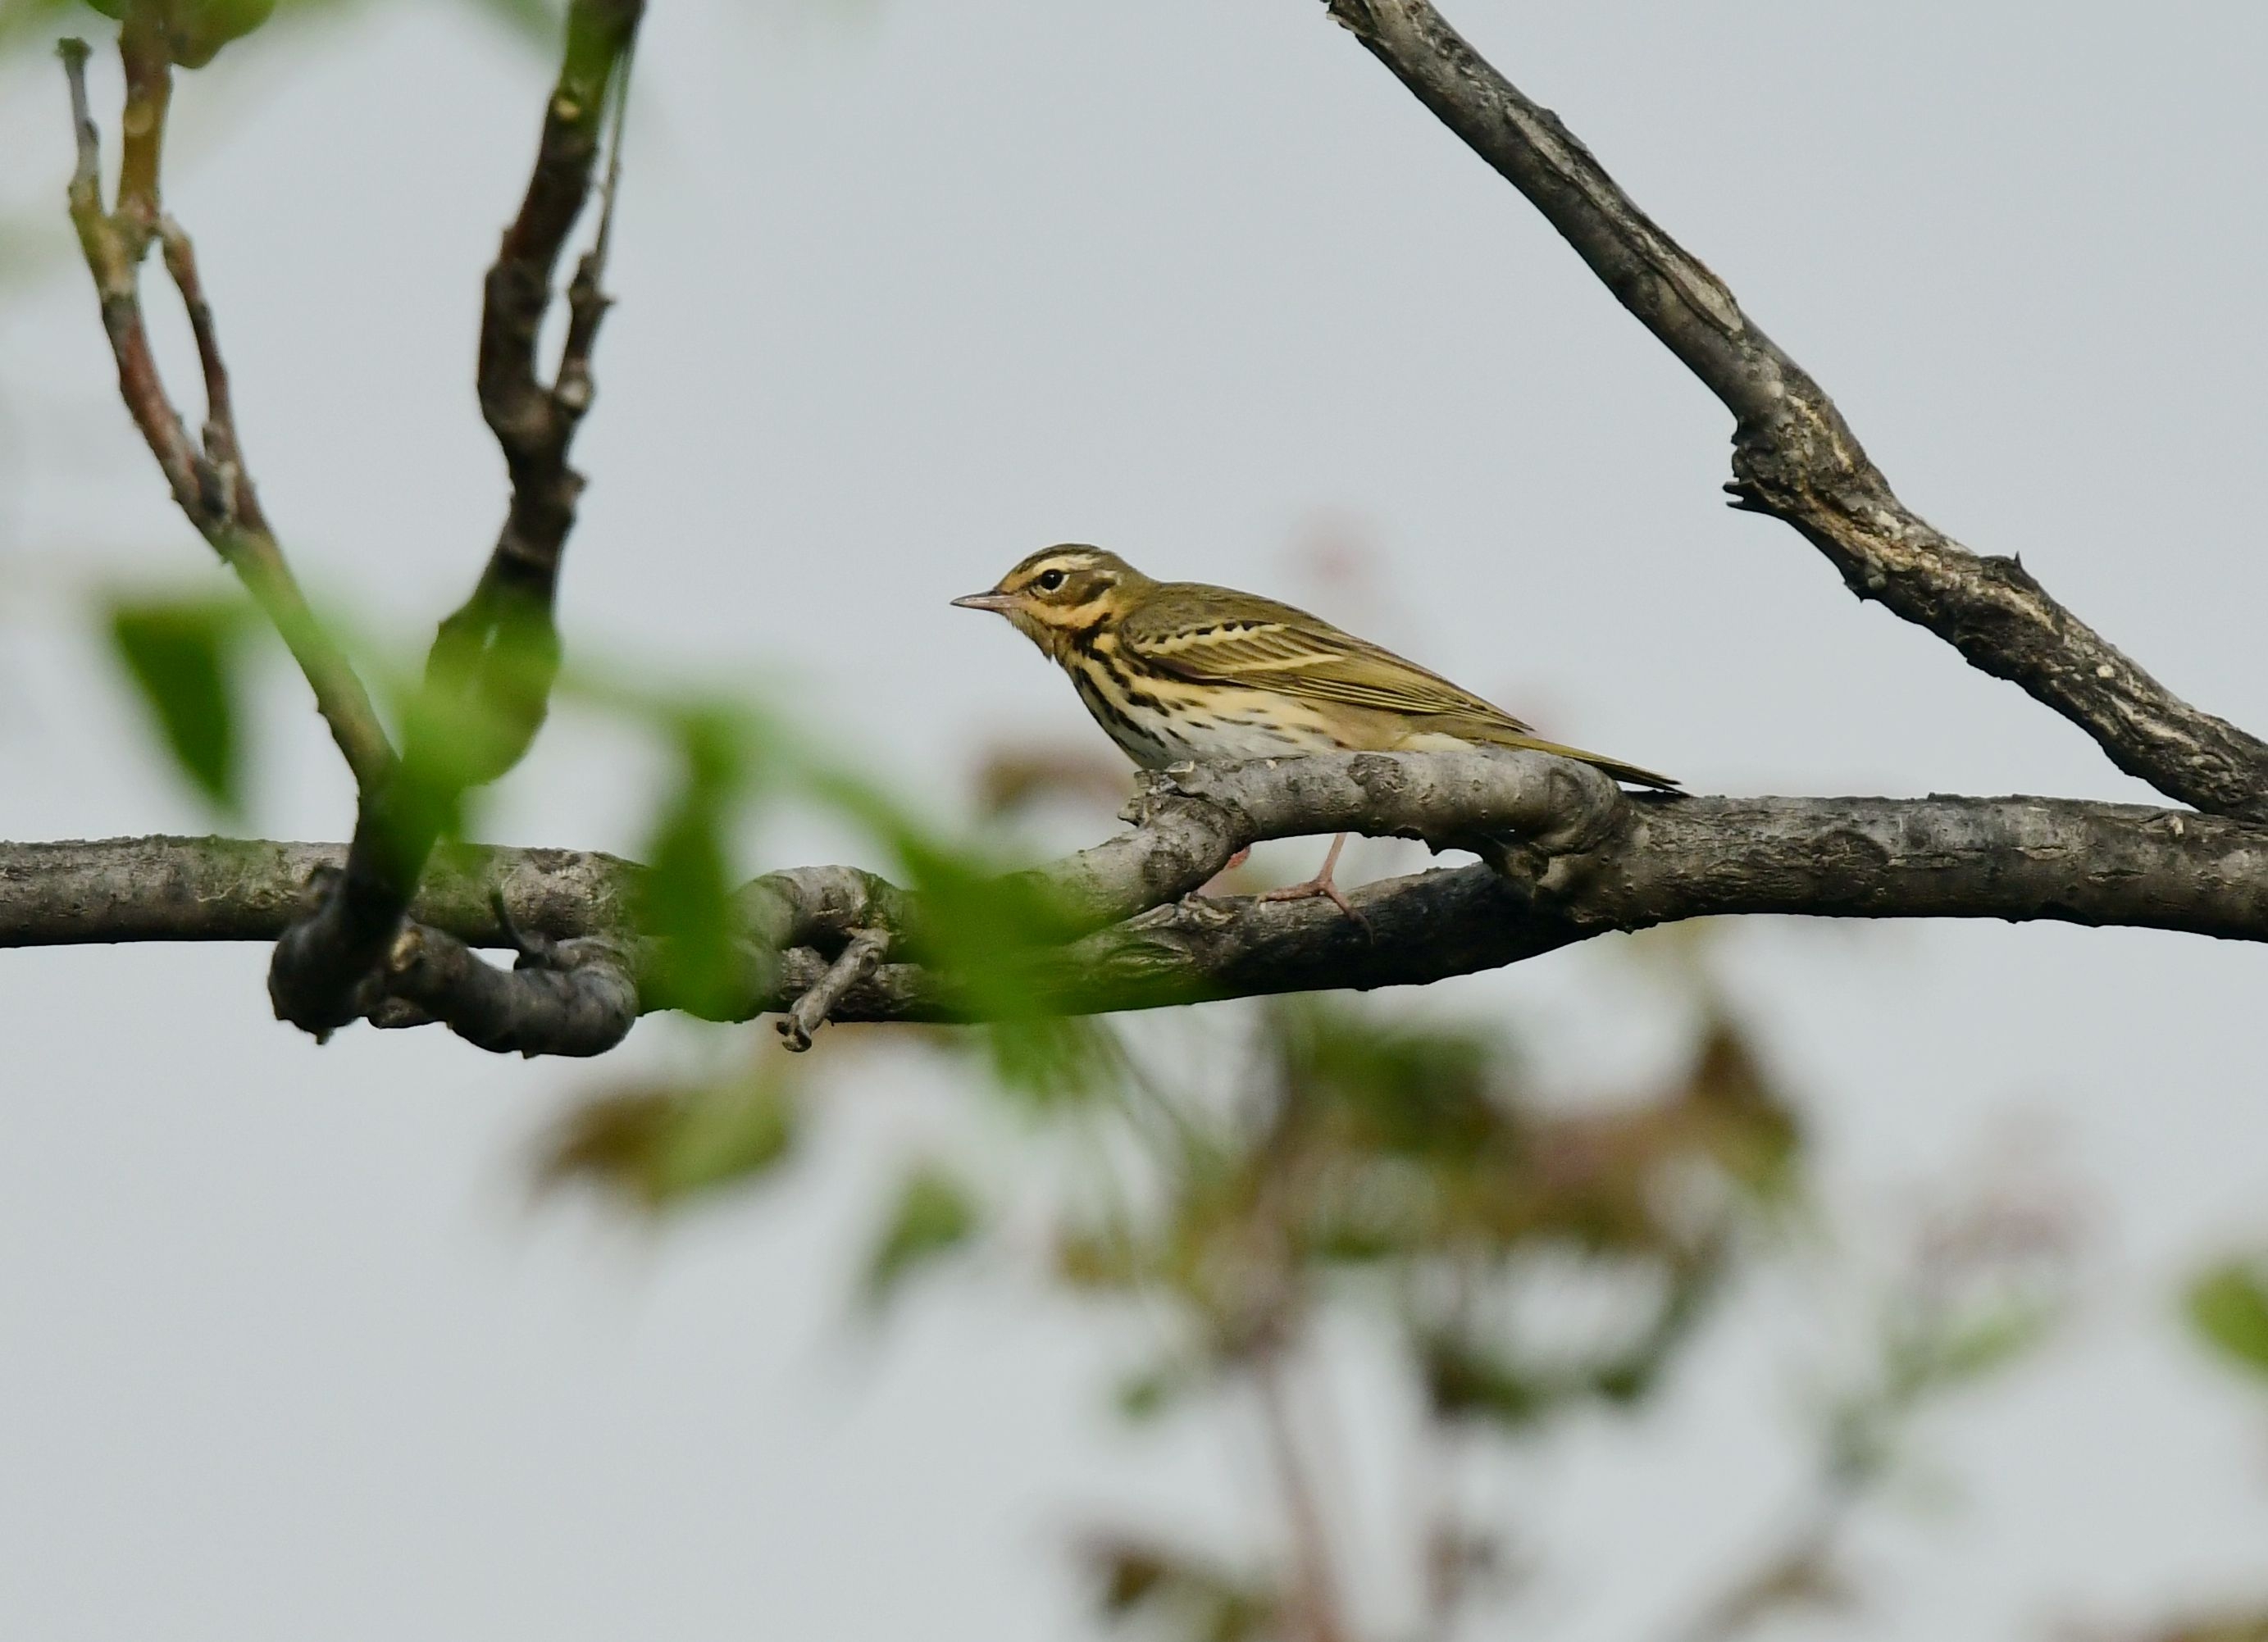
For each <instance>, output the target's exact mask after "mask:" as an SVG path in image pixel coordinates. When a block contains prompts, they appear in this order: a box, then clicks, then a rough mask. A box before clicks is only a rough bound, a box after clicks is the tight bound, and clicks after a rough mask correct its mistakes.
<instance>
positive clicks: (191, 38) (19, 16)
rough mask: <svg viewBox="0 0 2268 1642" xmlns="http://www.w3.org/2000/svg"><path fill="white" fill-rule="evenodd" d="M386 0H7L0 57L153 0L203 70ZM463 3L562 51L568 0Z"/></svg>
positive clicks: (158, 15)
mask: <svg viewBox="0 0 2268 1642" xmlns="http://www.w3.org/2000/svg"><path fill="white" fill-rule="evenodd" d="M129 4H146V5H147V6H148V7H149V8H150V11H151V15H152V16H153V18H155V20H156V21H157V22H158V26H159V30H160V32H161V33H162V35H163V36H164V38H165V40H166V44H167V47H168V50H169V55H171V56H172V57H173V61H174V62H175V63H179V64H180V65H181V66H182V67H184V68H190V69H196V68H203V67H204V66H205V65H206V64H208V63H210V62H211V61H212V60H213V58H214V56H215V55H217V53H218V52H219V51H220V50H221V49H222V48H224V47H225V46H226V45H228V44H229V43H230V42H232V41H233V40H239V39H241V38H242V37H244V36H245V35H247V34H249V33H253V32H254V30H257V29H260V28H261V27H262V26H265V25H267V24H268V23H269V20H270V18H271V17H272V18H273V19H274V21H275V22H276V24H277V25H278V26H279V27H284V28H285V31H286V32H287V33H291V32H296V28H295V27H294V26H298V25H304V24H311V23H329V22H334V21H343V20H346V19H349V18H357V17H361V16H365V15H366V14H368V13H369V12H371V11H374V10H375V9H377V6H378V5H379V0H0V57H5V56H6V55H11V54H19V53H20V54H29V53H31V52H34V51H40V52H44V51H46V50H48V48H50V47H52V45H53V44H54V42H55V39H56V38H57V37H58V36H60V35H63V34H69V33H89V32H92V31H93V30H94V29H96V28H97V27H98V26H99V24H98V21H97V19H98V17H99V18H107V19H109V20H111V21H113V22H117V21H122V20H123V18H124V17H125V15H126V9H127V6H128V5H129ZM460 4H462V5H463V6H464V9H465V10H466V11H468V12H469V13H471V14H473V15H475V16H477V17H481V18H485V19H487V20H488V21H490V22H491V23H494V24H496V25H497V26H499V27H501V28H503V29H504V31H505V32H507V33H511V34H512V35H513V36H515V37H517V38H519V39H520V40H524V41H525V42H527V46H528V47H529V48H530V49H531V50H534V49H539V48H540V49H541V50H542V51H543V52H545V53H546V54H549V52H551V51H553V50H555V49H556V48H557V46H558V43H559V40H560V35H561V30H562V27H563V18H565V16H566V6H565V4H563V0H460Z"/></svg>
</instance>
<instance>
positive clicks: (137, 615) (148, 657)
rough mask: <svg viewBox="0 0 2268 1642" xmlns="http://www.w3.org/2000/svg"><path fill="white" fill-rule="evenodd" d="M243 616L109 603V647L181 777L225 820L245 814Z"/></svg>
mask: <svg viewBox="0 0 2268 1642" xmlns="http://www.w3.org/2000/svg"><path fill="white" fill-rule="evenodd" d="M245 615H246V612H245V609H244V607H243V606H242V605H240V604H235V603H231V602H225V601H222V600H181V601H177V602H129V601H121V602H119V603H116V604H114V605H113V606H112V607H111V610H110V644H111V649H112V650H113V651H114V652H115V653H116V655H117V657H118V659H119V662H120V664H121V665H122V666H123V667H124V668H125V670H126V675H127V677H128V678H129V679H130V680H132V681H133V682H134V687H135V688H136V690H138V691H139V692H140V693H141V696H142V700H143V702H144V704H146V705H147V706H148V707H149V709H150V711H151V714H152V715H153V716H154V717H155V718H156V719H157V721H158V732H159V733H160V734H162V735H163V736H164V737H165V740H166V749H167V750H168V751H169V752H171V753H172V754H173V762H174V763H176V764H177V765H179V766H180V770H181V773H182V774H183V775H185V776H187V777H188V778H189V780H190V781H191V782H192V783H194V784H195V786H196V788H197V790H198V791H199V792H202V793H203V794H204V795H205V797H206V798H207V799H209V800H210V801H211V803H212V804H213V805H214V806H216V807H217V808H218V809H219V810H221V811H222V812H223V813H224V814H228V815H232V816H233V815H239V814H242V813H243V809H244V793H243V779H244V769H243V748H242V746H241V742H240V740H239V733H238V725H239V723H240V722H241V720H242V718H243V713H242V695H243V692H242V686H241V680H240V678H239V672H240V667H239V663H240V661H241V659H242V653H243V652H242V644H241V640H242V638H243V636H244V632H245Z"/></svg>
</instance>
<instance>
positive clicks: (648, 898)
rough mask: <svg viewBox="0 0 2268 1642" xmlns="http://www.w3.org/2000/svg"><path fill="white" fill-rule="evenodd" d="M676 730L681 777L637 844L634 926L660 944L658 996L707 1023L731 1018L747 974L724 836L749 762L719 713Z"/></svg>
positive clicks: (684, 723)
mask: <svg viewBox="0 0 2268 1642" xmlns="http://www.w3.org/2000/svg"><path fill="white" fill-rule="evenodd" d="M678 730H679V747H680V751H681V755H682V757H683V775H682V778H681V781H680V783H679V785H678V789H677V791H676V792H675V793H674V795H673V796H672V797H671V799H669V801H668V802H667V803H666V805H665V806H664V807H663V810H662V813H661V814H660V816H659V818H658V819H657V821H656V822H655V825H654V829H653V832H652V836H651V837H650V838H649V840H648V843H647V845H646V851H645V860H646V872H645V873H644V877H643V878H642V879H641V880H640V884H639V892H638V913H639V924H640V926H641V927H642V928H643V929H644V931H645V932H646V933H648V934H649V935H652V936H653V937H655V938H656V939H659V941H660V942H661V943H662V946H661V948H660V956H659V959H658V961H657V966H656V967H657V970H658V977H657V979H658V985H659V991H660V992H661V994H662V996H663V997H664V998H666V999H667V1000H668V1001H669V1002H670V1003H671V1004H673V1005H675V1006H676V1007H678V1008H681V1009H685V1010H688V1011H689V1012H692V1013H694V1014H696V1015H700V1016H703V1017H704V1018H707V1019H709V1020H731V1019H733V1018H734V1017H735V1016H736V1015H737V1014H738V1013H739V1012H740V1004H741V1001H742V1000H743V999H744V998H745V997H746V996H747V983H748V981H749V979H750V977H748V976H746V975H745V974H744V973H743V968H744V966H743V963H742V961H741V954H740V946H739V944H738V942H737V940H736V939H735V935H736V932H737V931H736V924H735V920H734V917H733V886H734V877H733V868H732V862H731V859H730V856H729V853H728V850H727V845H726V840H727V838H728V836H729V835H730V832H731V829H732V828H733V823H734V822H735V821H736V820H737V818H738V815H739V806H740V801H741V799H742V798H743V796H744V794H745V790H746V787H747V777H748V765H747V760H746V759H745V757H744V756H743V755H742V749H741V748H740V746H739V743H738V740H737V738H736V737H735V735H734V733H733V726H732V725H730V724H729V723H727V722H726V721H725V720H724V719H722V718H717V717H714V716H711V715H707V714H701V713H694V714H689V716H688V717H687V718H685V719H684V720H683V721H682V722H681V724H680V725H679V726H678Z"/></svg>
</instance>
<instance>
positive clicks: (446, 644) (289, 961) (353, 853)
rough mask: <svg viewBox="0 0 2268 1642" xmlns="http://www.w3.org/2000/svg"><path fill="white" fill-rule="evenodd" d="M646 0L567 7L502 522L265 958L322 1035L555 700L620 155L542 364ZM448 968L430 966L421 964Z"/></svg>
mask: <svg viewBox="0 0 2268 1642" xmlns="http://www.w3.org/2000/svg"><path fill="white" fill-rule="evenodd" d="M643 9H644V8H643V0H573V4H571V5H570V7H569V8H568V13H567V33H566V43H565V47H564V49H563V55H562V62H561V67H560V72H559V78H558V81H557V83H556V85H555V86H554V88H553V90H552V92H551V96H550V99H549V102H548V104H547V105H546V107H545V112H544V118H543V126H542V130H541V135H540V136H539V138H538V141H537V147H536V157H535V161H534V166H533V167H532V168H531V170H530V172H529V175H528V184H527V194H526V195H525V196H524V198H523V199H522V201H521V203H520V208H519V214H518V215H517V216H516V217H514V218H513V220H512V225H511V226H510V227H509V228H507V229H506V230H505V232H504V240H503V244H502V247H500V249H499V250H498V252H497V260H496V261H495V263H494V265H493V266H491V268H490V270H489V273H488V277H487V280H486V283H485V286H484V293H485V294H484V300H483V304H482V319H481V341H480V354H479V365H478V383H479V389H480V399H481V409H482V414H483V415H484V416H486V418H487V420H488V423H489V426H490V430H491V431H493V432H494V433H495V435H496V438H497V444H498V445H499V446H501V448H502V449H503V452H504V464H505V467H506V469H507V471H508V472H509V475H510V477H511V481H512V501H511V504H510V506H509V508H508V510H507V512H506V515H505V519H504V528H503V530H502V532H501V533H500V534H499V535H498V538H497V544H496V547H495V549H493V550H492V551H491V553H490V556H489V559H488V562H487V564H486V567H485V568H484V569H483V571H482V574H481V577H480V579H479V581H478V582H477V583H476V584H475V587H474V590H473V593H472V595H471V597H470V598H468V599H467V600H466V601H465V602H464V604H463V605H462V606H460V607H459V608H458V609H457V610H456V611H455V612H454V613H453V614H452V615H449V616H448V617H447V618H446V620H445V621H443V622H442V623H441V624H440V629H439V630H438V632H437V633H436V635H435V636H434V640H433V645H432V648H431V651H430V652H428V653H427V656H426V662H425V682H424V688H423V693H422V695H421V697H420V700H419V703H418V704H417V708H416V713H415V716H414V718H413V721H412V723H411V725H410V728H409V746H408V748H407V751H406V753H405V755H404V758H403V762H402V766H401V769H398V770H397V771H394V772H393V773H392V775H391V777H390V778H388V779H387V780H386V781H384V782H382V783H379V784H365V785H364V787H363V789H362V803H361V805H360V806H359V809H358V812H357V816H356V821H355V836H354V842H353V844H352V846H351V848H350V850H349V853H348V858H347V861H346V864H345V866H344V868H343V869H342V871H341V872H340V873H337V874H336V875H335V877H333V878H330V879H328V880H326V883H327V885H328V888H327V890H326V893H324V894H323V895H320V897H319V898H318V900H317V902H316V904H315V905H314V906H313V909H311V910H310V911H309V912H308V913H307V915H306V917H303V918H301V919H300V920H299V921H298V922H297V923H295V924H293V925H292V926H291V928H290V929H289V930H288V931H285V933H284V936H283V937H282V939H279V940H278V941H277V943H276V953H275V956H274V958H273V960H272V961H270V964H269V998H271V1000H272V1001H273V1002H274V1004H275V1006H276V1014H277V1016H278V1017H279V1018H280V1019H283V1020H289V1021H291V1022H292V1023H293V1024H295V1025H297V1026H298V1027H303V1028H304V1029H306V1030H307V1031H309V1032H312V1033H314V1034H315V1035H317V1036H319V1037H320V1036H323V1035H328V1033H329V1032H330V1031H332V1030H333V1029H334V1028H335V1027H341V1026H343V1025H345V1024H346V1023H347V1022H349V1021H350V1020H356V1019H357V1018H358V1017H360V1016H362V1015H364V1014H365V1013H366V1012H368V1010H369V1007H370V1003H371V998H372V994H373V992H374V991H375V992H379V993H382V992H383V991H384V990H385V988H386V987H387V985H388V984H389V983H388V980H387V975H388V973H389V971H390V966H391V964H392V954H394V953H395V952H396V950H397V943H398V941H399V940H400V939H402V938H403V937H404V934H405V931H404V925H403V919H404V917H405V914H406V912H407V909H408V908H409V902H410V901H411V898H412V897H413V896H414V895H415V894H416V888H417V883H418V880H419V877H420V875H421V874H422V873H423V872H424V869H425V865H426V861H427V858H429V856H430V855H431V852H432V850H433V846H434V843H435V842H436V841H437V840H438V838H439V837H440V836H441V835H442V833H443V832H444V831H445V830H446V828H447V827H448V825H449V822H450V819H451V817H452V816H453V814H454V812H455V810H456V807H457V806H458V804H459V802H460V799H462V796H463V794H464V792H466V791H467V790H468V788H470V787H474V786H477V785H480V784H484V783H487V782H490V781H493V780H495V779H497V777H500V776H502V775H503V774H504V772H505V771H507V770H509V769H512V766H513V765H514V764H516V763H518V762H519V760H520V758H521V757H522V756H523V755H525V754H526V752H527V748H528V746H529V745H530V744H531V743H532V742H533V741H534V738H535V735H536V733H537V732H538V731H539V730H540V729H541V726H542V724H543V720H544V718H545V716H546V714H547V712H548V711H549V702H550V693H551V686H552V683H553V681H554V680H555V679H556V676H557V674H558V670H559V659H560V645H559V637H558V630H557V626H556V621H555V619H554V607H555V603H556V593H557V588H558V577H559V566H560V561H561V558H562V556H563V552H564V550H565V546H566V541H567V536H568V534H569V532H570V531H571V530H572V528H573V527H574V523H575V507H576V503H577V501H578V498H579V497H580V496H581V494H582V489H583V479H582V476H581V475H579V474H578V473H577V472H576V471H575V469H574V468H572V467H571V466H570V465H569V462H568V453H569V449H570V447H571V445H572V443H573V440H574V436H575V430H576V428H577V426H578V424H579V423H580V422H581V420H582V417H583V415H584V413H585V411H586V410H587V409H589V407H590V403H591V396H592V387H591V375H590V354H591V350H592V348H593V345H594V343H595V342H596V340H597V335H598V328H599V321H600V317H601V316H602V315H603V314H604V313H605V309H606V306H607V304H606V298H605V297H604V295H603V294H602V293H601V291H600V288H599V282H600V276H601V274H602V272H603V269H604V262H605V257H606V251H607V247H608V244H609V242H610V239H611V226H612V218H613V210H614V201H615V182H616V180H618V175H619V171H618V165H617V163H615V162H610V164H609V169H608V178H607V186H606V190H605V197H604V201H603V203H602V206H601V210H600V224H599V230H598V237H597V241H596V244H595V245H594V246H593V250H592V252H591V254H589V255H587V256H585V258H584V259H583V263H582V267H581V269H580V271H579V272H578V276H577V278H576V280H575V281H574V284H573V289H572V290H571V292H570V295H569V324H568V336H567V345H566V350H565V352H564V354H563V358H562V361H561V365H560V369H559V372H558V374H557V376H556V379H555V380H554V381H553V382H552V383H551V384H550V385H549V386H547V385H546V384H545V383H544V382H543V381H542V380H541V378H540V377H539V375H538V372H537V368H536V343H537V338H538V335H539V334H540V332H541V328H542V323H543V316H544V313H545V312H546V311H547V310H548V309H549V306H550V304H551V299H552V276H553V274H554V273H555V271H556V269H557V267H558V263H559V259H560V256H561V254H563V250H564V248H565V246H566V242H567V238H568V235H569V234H570V233H571V232H572V231H573V229H574V226H575V223H576V220H577V218H578V217H580V216H581V214H582V211H583V209H584V206H585V202H587V200H588V198H589V195H590V191H591V181H592V173H593V169H594V167H595V165H596V162H597V158H598V154H599V149H600V143H601V140H602V137H603V136H604V134H605V132H606V130H607V128H608V114H609V112H610V111H611V112H612V114H613V115H614V121H613V133H614V147H615V154H616V155H617V156H619V153H620V148H621V136H622V109H623V107H624V99H625V97H626V94H627V77H628V71H629V66H630V49H631V46H632V44H633V42H634V40H635V39H636V37H637V26H638V23H639V20H640V18H641V17H642V15H643ZM444 972H445V970H444V968H439V967H435V966H432V965H428V966H427V968H426V970H425V971H423V973H427V974H428V975H430V976H438V975H440V974H442V973H444ZM448 972H452V973H460V972H461V971H448ZM475 978H476V979H477V977H475ZM482 984H485V983H482Z"/></svg>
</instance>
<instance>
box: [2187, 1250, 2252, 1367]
mask: <svg viewBox="0 0 2268 1642" xmlns="http://www.w3.org/2000/svg"><path fill="white" fill-rule="evenodd" d="M2189 1314H2190V1323H2191V1326H2192V1327H2193V1328H2195V1329H2197V1331H2198V1334H2200V1335H2202V1336H2204V1337H2205V1339H2206V1340H2207V1341H2208V1342H2210V1343H2211V1344H2213V1346H2214V1347H2215V1348H2217V1349H2218V1350H2219V1351H2220V1353H2221V1355H2222V1356H2224V1357H2226V1358H2228V1359H2229V1360H2230V1361H2231V1362H2234V1363H2238V1364H2241V1365H2242V1366H2244V1367H2246V1368H2248V1369H2250V1370H2251V1372H2252V1373H2256V1374H2261V1375H2268V1279H2264V1274H2263V1271H2262V1270H2261V1267H2260V1266H2259V1265H2258V1264H2257V1263H2251V1262H2248V1261H2242V1260H2231V1261H2228V1262H2226V1263H2223V1264H2220V1265H2218V1266H2215V1267H2214V1268H2213V1269H2212V1270H2209V1271H2207V1272H2206V1273H2205V1275H2204V1276H2202V1277H2200V1278H2198V1280H2197V1281H2196V1282H2195V1283H2194V1284H2192V1285H2191V1287H2190V1292H2189Z"/></svg>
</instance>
